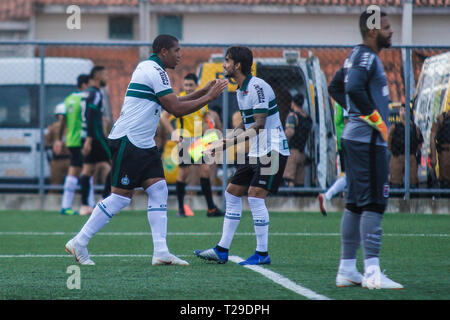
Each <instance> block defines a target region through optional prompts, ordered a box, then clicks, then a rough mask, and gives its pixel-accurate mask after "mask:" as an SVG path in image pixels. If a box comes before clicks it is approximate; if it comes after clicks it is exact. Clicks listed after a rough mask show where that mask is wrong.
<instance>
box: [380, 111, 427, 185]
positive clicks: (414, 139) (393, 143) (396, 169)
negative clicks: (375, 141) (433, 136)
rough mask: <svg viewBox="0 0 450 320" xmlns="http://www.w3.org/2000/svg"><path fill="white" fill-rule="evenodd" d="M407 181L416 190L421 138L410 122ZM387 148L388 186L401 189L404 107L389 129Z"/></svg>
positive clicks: (403, 160) (403, 171) (416, 128)
mask: <svg viewBox="0 0 450 320" xmlns="http://www.w3.org/2000/svg"><path fill="white" fill-rule="evenodd" d="M409 141H410V151H409V179H410V180H409V181H410V184H411V188H417V187H418V185H419V178H418V174H417V170H418V159H420V155H419V152H420V149H421V148H422V143H423V136H422V132H421V131H420V129H419V127H418V126H416V125H415V124H414V122H413V121H412V120H411V121H410V140H409ZM388 148H389V151H390V152H391V158H390V160H389V172H390V179H389V180H390V181H389V182H390V184H391V187H392V188H402V187H403V186H404V184H403V177H404V175H405V105H402V106H401V107H400V110H399V121H398V122H397V123H394V124H393V125H391V127H390V128H389V138H388Z"/></svg>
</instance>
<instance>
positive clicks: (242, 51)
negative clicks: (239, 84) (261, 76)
mask: <svg viewBox="0 0 450 320" xmlns="http://www.w3.org/2000/svg"><path fill="white" fill-rule="evenodd" d="M225 57H228V58H230V59H231V60H233V61H234V64H236V63H240V64H241V72H242V73H243V74H244V75H249V74H250V73H251V72H252V64H253V53H252V50H250V49H249V48H247V47H241V46H233V47H229V48H228V49H227V53H226V54H225Z"/></svg>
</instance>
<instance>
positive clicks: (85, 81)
mask: <svg viewBox="0 0 450 320" xmlns="http://www.w3.org/2000/svg"><path fill="white" fill-rule="evenodd" d="M90 79H91V77H90V76H89V75H88V74H80V75H79V76H78V78H77V88H78V89H81V86H82V85H83V84H88V83H89V80H90Z"/></svg>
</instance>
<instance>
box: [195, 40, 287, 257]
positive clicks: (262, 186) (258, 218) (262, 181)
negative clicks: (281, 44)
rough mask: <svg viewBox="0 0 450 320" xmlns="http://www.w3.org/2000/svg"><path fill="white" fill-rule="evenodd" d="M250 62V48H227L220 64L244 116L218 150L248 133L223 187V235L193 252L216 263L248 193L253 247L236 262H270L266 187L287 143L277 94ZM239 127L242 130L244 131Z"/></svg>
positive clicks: (278, 172)
mask: <svg viewBox="0 0 450 320" xmlns="http://www.w3.org/2000/svg"><path fill="white" fill-rule="evenodd" d="M252 64H253V54H252V52H251V50H250V49H249V48H247V47H240V46H234V47H230V48H228V50H227V52H226V55H225V61H224V63H223V68H224V73H225V76H226V77H228V78H233V79H235V80H236V82H237V83H238V84H239V90H238V91H237V94H236V96H237V100H238V105H239V109H240V111H241V115H242V119H243V121H242V122H241V124H240V125H238V126H237V127H236V128H235V129H234V130H233V131H232V134H231V135H229V136H228V137H227V138H225V139H223V141H222V143H220V144H218V149H222V148H223V147H224V146H230V145H235V144H237V143H238V142H241V141H244V140H245V138H246V137H248V138H249V141H250V149H249V153H248V156H247V157H246V159H245V160H246V161H245V164H238V168H237V171H236V172H235V174H234V176H233V178H232V180H231V182H230V184H228V187H227V190H226V192H225V199H226V213H225V217H224V222H223V232H222V238H221V239H220V241H219V243H218V245H216V246H215V247H214V248H210V249H206V250H202V251H201V250H195V251H194V253H195V255H197V256H198V257H200V258H202V259H206V260H214V261H217V262H218V263H225V262H227V261H228V250H229V248H230V245H231V242H232V240H233V237H234V233H235V232H236V229H237V227H238V225H239V222H240V219H241V215H242V199H241V197H242V196H243V195H245V194H247V193H248V203H249V205H250V209H251V211H252V215H253V222H254V227H255V233H256V252H255V254H254V255H252V256H250V257H249V258H248V259H247V260H245V261H243V262H241V263H240V264H241V265H248V264H250V265H256V264H270V262H271V260H270V257H269V254H268V235H269V212H268V211H267V207H266V204H265V198H266V197H267V195H268V193H269V192H270V193H272V194H275V193H276V192H277V190H278V186H279V184H280V182H281V181H282V179H283V172H284V168H285V166H286V162H287V158H288V156H289V148H288V146H287V140H286V136H285V134H284V130H283V127H282V124H281V121H280V115H279V113H278V106H277V103H276V97H275V94H274V92H273V90H272V88H271V87H270V85H269V84H267V83H266V82H265V81H264V80H262V79H260V78H257V77H253V76H252V74H251V67H252ZM242 129H245V131H244V132H242ZM214 149H215V148H214ZM214 149H213V151H214ZM238 160H239V159H238ZM238 163H239V162H238Z"/></svg>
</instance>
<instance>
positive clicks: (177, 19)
mask: <svg viewBox="0 0 450 320" xmlns="http://www.w3.org/2000/svg"><path fill="white" fill-rule="evenodd" d="M158 34H170V35H172V36H174V37H177V38H178V39H179V40H182V39H183V17H182V16H173V15H161V16H158Z"/></svg>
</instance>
